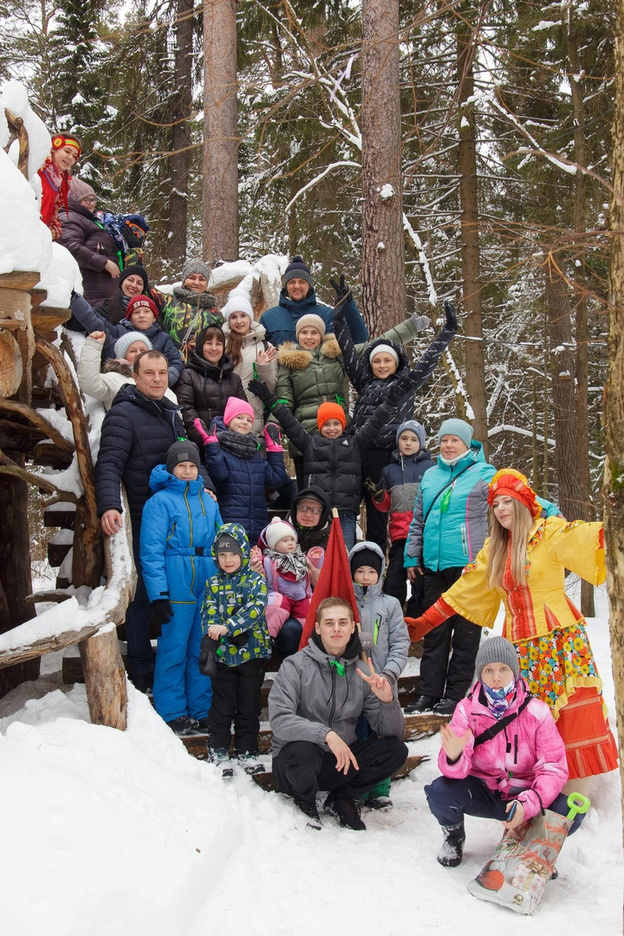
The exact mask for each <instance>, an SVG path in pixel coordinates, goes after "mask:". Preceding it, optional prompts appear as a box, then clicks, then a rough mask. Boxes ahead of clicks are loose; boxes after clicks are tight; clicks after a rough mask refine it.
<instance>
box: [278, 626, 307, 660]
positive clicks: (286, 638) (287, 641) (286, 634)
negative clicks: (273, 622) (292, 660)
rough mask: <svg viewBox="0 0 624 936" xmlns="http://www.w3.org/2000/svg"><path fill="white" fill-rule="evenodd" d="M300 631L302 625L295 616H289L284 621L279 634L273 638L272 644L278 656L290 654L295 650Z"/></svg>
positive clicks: (299, 638) (301, 630) (297, 645)
mask: <svg viewBox="0 0 624 936" xmlns="http://www.w3.org/2000/svg"><path fill="white" fill-rule="evenodd" d="M302 632H303V627H302V626H301V624H300V623H299V621H298V620H297V618H294V617H289V618H287V619H286V620H285V621H284V624H283V626H282V629H281V630H280V632H279V634H278V635H277V637H274V638H273V644H274V646H275V649H276V650H277V652H278V653H279V654H280V656H283V657H287V656H292V654H293V653H296V652H297V650H298V649H299V641H300V640H301V634H302Z"/></svg>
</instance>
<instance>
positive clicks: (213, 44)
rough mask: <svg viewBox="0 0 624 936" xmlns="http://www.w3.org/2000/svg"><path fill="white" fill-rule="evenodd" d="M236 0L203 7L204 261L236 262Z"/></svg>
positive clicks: (209, 1) (221, 0)
mask: <svg viewBox="0 0 624 936" xmlns="http://www.w3.org/2000/svg"><path fill="white" fill-rule="evenodd" d="M237 88H238V84H237V70H236V0H205V2H204V204H203V239H204V258H205V259H207V260H210V261H215V260H237V259H238V142H239V140H238V128H237V116H238V108H237V99H236V92H237Z"/></svg>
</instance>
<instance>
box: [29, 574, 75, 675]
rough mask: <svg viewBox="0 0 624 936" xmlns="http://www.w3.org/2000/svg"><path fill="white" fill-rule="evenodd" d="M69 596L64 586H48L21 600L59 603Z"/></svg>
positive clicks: (31, 602) (37, 602) (33, 602)
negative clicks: (44, 589)
mask: <svg viewBox="0 0 624 936" xmlns="http://www.w3.org/2000/svg"><path fill="white" fill-rule="evenodd" d="M71 597H72V596H71V595H70V593H69V592H67V591H66V590H65V589H64V588H50V589H48V591H38V592H32V594H30V595H26V597H25V598H22V601H25V602H26V604H43V603H44V602H46V603H47V602H49V603H51V604H60V603H61V602H62V601H67V599H68V598H71ZM81 674H82V670H81ZM83 681H84V680H81V682H83Z"/></svg>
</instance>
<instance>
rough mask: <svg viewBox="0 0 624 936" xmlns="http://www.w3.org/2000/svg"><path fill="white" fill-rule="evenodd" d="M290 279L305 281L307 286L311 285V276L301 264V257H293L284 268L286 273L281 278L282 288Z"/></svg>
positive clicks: (307, 269) (302, 263)
mask: <svg viewBox="0 0 624 936" xmlns="http://www.w3.org/2000/svg"><path fill="white" fill-rule="evenodd" d="M291 279H302V280H305V281H306V283H308V285H310V286H311V285H312V276H311V274H310V270H309V268H308V267H307V266H306V265H305V263H304V262H303V257H293V258H292V260H291V261H290V263H289V264H288V266H287V267H286V272H285V273H284V276H283V278H282V283H283V284H284V286H285V285H286V283H287V282H288V281H289V280H291Z"/></svg>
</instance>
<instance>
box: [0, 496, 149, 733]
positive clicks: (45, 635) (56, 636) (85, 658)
mask: <svg viewBox="0 0 624 936" xmlns="http://www.w3.org/2000/svg"><path fill="white" fill-rule="evenodd" d="M124 513H125V516H126V517H128V509H127V503H126V502H125V497H124ZM104 556H105V563H106V573H107V584H106V585H105V586H101V587H100V588H98V589H94V590H93V591H92V592H91V594H90V595H89V599H88V601H87V605H86V607H84V606H81V604H80V603H79V602H78V600H77V598H76V597H75V596H74V595H73V594H71V593H70V595H69V597H68V598H67V600H66V601H64V602H63V603H62V604H61V605H59V606H58V607H55V608H52V609H50V610H48V611H44V612H43V614H41V615H39V616H38V617H35V618H32V619H31V620H29V621H26V623H24V624H20V625H19V626H17V627H14V628H12V629H11V630H9V631H7V632H6V633H4V634H0V668H3V667H5V666H12V665H13V664H15V663H22V662H24V661H26V660H31V659H33V658H34V657H38V656H43V655H44V654H46V653H53V652H54V651H56V650H61V649H63V648H64V647H69V646H71V645H72V644H78V645H79V647H80V656H81V659H82V665H83V672H84V679H85V684H86V689H87V701H88V705H89V716H90V718H91V722H92V723H93V724H97V725H107V726H109V727H112V728H119V729H120V730H121V731H124V730H125V728H126V723H127V705H128V703H127V699H128V696H127V688H126V675H125V669H124V665H123V662H122V659H121V653H120V650H119V641H118V639H117V625H119V624H121V623H122V622H123V621H124V620H125V617H126V609H127V607H128V603H129V601H131V599H132V597H133V596H134V591H135V588H136V578H137V576H136V570H135V568H134V563H133V559H132V530H131V527H130V523H129V521H127V522H126V523H125V524H124V527H123V529H122V530H121V531H120V532H119V533H117V534H116V535H115V536H114V537H107V538H106V541H105V544H104ZM28 597H29V600H31V601H32V600H34V598H35V596H31V595H29V596H28ZM61 615H62V617H63V621H64V622H65V621H67V622H68V621H69V620H72V622H73V624H74V626H73V627H71V628H70V627H68V626H67V624H65V623H64V624H63V625H62V626H59V617H60V616H61Z"/></svg>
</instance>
